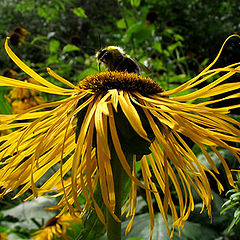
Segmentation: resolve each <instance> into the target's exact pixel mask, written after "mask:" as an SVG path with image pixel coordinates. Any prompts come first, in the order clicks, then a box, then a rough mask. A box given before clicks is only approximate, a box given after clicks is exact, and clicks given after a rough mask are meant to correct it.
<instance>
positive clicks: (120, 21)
mask: <svg viewBox="0 0 240 240" xmlns="http://www.w3.org/2000/svg"><path fill="white" fill-rule="evenodd" d="M117 27H118V28H120V29H124V28H126V23H125V20H124V19H123V18H122V19H120V20H118V21H117Z"/></svg>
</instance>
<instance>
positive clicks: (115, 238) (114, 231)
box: [107, 153, 124, 240]
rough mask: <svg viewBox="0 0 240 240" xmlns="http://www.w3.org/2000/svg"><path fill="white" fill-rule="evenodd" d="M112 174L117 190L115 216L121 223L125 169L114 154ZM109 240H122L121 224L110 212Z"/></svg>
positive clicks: (108, 217)
mask: <svg viewBox="0 0 240 240" xmlns="http://www.w3.org/2000/svg"><path fill="white" fill-rule="evenodd" d="M111 165H112V173H113V180H114V190H115V211H114V213H115V215H116V216H117V217H118V218H119V220H120V221H121V208H122V181H123V171H124V170H123V168H122V165H121V163H120V161H119V159H118V157H117V155H116V153H113V154H112V159H111ZM107 239H108V240H121V239H122V237H121V222H117V221H116V220H115V219H114V218H113V217H112V215H111V213H110V212H108V214H107Z"/></svg>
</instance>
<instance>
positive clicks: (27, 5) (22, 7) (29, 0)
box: [15, 0, 35, 13]
mask: <svg viewBox="0 0 240 240" xmlns="http://www.w3.org/2000/svg"><path fill="white" fill-rule="evenodd" d="M19 2H20V1H19ZM34 7H35V1H34V0H25V1H21V2H20V3H19V4H17V5H16V7H15V11H19V12H21V13H24V12H26V11H32V10H33V9H34Z"/></svg>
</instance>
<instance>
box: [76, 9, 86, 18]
mask: <svg viewBox="0 0 240 240" xmlns="http://www.w3.org/2000/svg"><path fill="white" fill-rule="evenodd" d="M73 13H74V14H75V15H77V16H78V17H82V18H87V17H88V16H87V15H86V13H85V11H84V9H82V8H81V7H78V8H74V9H73Z"/></svg>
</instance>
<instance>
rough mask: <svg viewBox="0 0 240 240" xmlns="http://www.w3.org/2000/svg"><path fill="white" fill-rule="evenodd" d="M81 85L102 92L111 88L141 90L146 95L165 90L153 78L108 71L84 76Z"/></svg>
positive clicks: (85, 88) (131, 90)
mask: <svg viewBox="0 0 240 240" xmlns="http://www.w3.org/2000/svg"><path fill="white" fill-rule="evenodd" d="M79 87H80V88H81V89H84V90H91V91H93V92H96V93H97V92H102V91H107V90H110V89H118V90H125V91H129V92H139V93H141V94H144V95H150V94H156V93H161V92H163V91H164V90H163V89H162V88H161V87H160V86H159V85H158V84H157V83H156V82H155V81H153V80H152V79H151V78H146V77H143V76H141V75H138V74H136V73H128V72H117V71H113V72H112V71H107V72H101V73H98V74H94V75H89V76H87V77H86V78H84V79H83V80H82V81H81V82H80V83H79Z"/></svg>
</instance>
